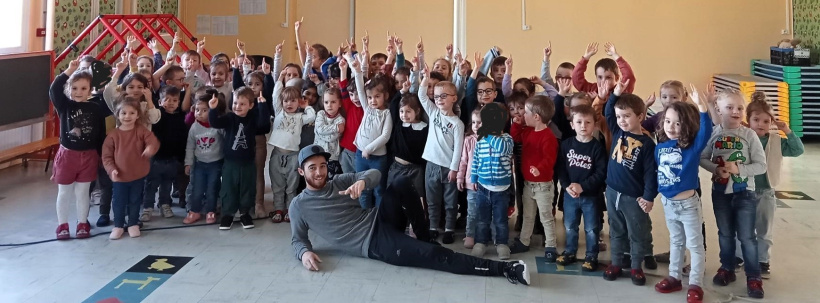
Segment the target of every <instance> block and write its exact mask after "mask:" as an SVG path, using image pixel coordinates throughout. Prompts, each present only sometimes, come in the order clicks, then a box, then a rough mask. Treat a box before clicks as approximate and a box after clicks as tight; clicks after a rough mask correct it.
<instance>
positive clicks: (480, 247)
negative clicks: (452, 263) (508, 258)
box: [470, 243, 487, 258]
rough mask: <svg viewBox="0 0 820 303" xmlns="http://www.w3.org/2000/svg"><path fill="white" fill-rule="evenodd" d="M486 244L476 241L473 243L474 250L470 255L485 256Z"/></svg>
mask: <svg viewBox="0 0 820 303" xmlns="http://www.w3.org/2000/svg"><path fill="white" fill-rule="evenodd" d="M486 249H487V248H486V245H484V243H476V244H475V245H473V251H472V252H470V255H472V256H473V257H476V258H481V257H484V252H485V251H486Z"/></svg>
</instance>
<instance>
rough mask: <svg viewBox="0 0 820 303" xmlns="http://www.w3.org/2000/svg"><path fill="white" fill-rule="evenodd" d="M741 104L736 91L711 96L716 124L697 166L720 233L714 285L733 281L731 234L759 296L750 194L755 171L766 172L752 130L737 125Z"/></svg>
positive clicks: (752, 195) (760, 147)
mask: <svg viewBox="0 0 820 303" xmlns="http://www.w3.org/2000/svg"><path fill="white" fill-rule="evenodd" d="M745 103H746V102H744V101H743V97H742V96H741V95H740V93H739V92H738V91H733V90H728V91H723V92H721V93H719V94H718V96H717V114H718V116H719V117H720V120H721V122H720V125H718V126H715V128H714V130H713V131H712V136H711V138H709V144H708V145H707V146H706V148H705V149H704V150H703V153H702V154H701V156H700V166H702V167H703V168H705V169H706V170H707V171H709V172H712V173H713V175H712V182H713V184H712V201H713V203H712V204H713V207H714V211H715V220H716V221H717V226H718V236H719V238H720V241H719V243H720V263H721V266H720V269H718V272H717V274H716V275H715V277H714V278H713V280H712V281H713V282H714V283H715V284H716V285H720V286H726V285H729V283H730V282H733V281H735V279H736V277H735V266H736V262H737V261H736V260H735V249H736V247H735V239H738V240H740V243H741V249H742V250H743V259H745V260H746V262H744V266H745V272H746V288H747V292H748V294H749V296H750V297H753V298H763V282H762V281H761V280H760V264H759V263H758V255H757V240H756V238H755V226H754V225H755V224H754V220H755V216H756V215H755V212H756V208H757V203H758V197H757V195H756V194H755V179H754V177H755V176H757V175H761V174H763V173H765V172H766V154H765V152H764V151H763V145H762V144H761V143H760V139H759V138H758V137H757V134H755V132H754V131H753V130H751V129H749V128H748V127H745V126H743V125H742V122H743V117H744V116H745V112H744V109H745Z"/></svg>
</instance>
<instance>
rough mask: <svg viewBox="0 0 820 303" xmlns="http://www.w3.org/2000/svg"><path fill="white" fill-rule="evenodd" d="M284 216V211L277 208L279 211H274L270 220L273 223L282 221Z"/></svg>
mask: <svg viewBox="0 0 820 303" xmlns="http://www.w3.org/2000/svg"><path fill="white" fill-rule="evenodd" d="M282 216H283V214H282V211H281V210H277V211H274V212H273V216H271V217H270V220H271V221H272V222H273V223H282Z"/></svg>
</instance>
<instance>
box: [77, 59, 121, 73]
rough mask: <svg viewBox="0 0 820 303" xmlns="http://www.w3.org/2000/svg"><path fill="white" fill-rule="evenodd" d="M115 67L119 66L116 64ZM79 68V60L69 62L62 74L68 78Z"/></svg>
mask: <svg viewBox="0 0 820 303" xmlns="http://www.w3.org/2000/svg"><path fill="white" fill-rule="evenodd" d="M117 66H119V64H117ZM79 67H80V60H79V59H74V60H71V61H70V62H68V67H67V68H66V69H65V72H64V73H65V74H66V75H68V76H71V74H73V73H74V72H76V71H77V69H78V68H79ZM118 68H119V67H118Z"/></svg>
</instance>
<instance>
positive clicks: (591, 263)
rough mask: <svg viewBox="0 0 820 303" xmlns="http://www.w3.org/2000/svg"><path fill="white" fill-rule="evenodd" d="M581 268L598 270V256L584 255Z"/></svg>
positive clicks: (590, 270) (587, 270)
mask: <svg viewBox="0 0 820 303" xmlns="http://www.w3.org/2000/svg"><path fill="white" fill-rule="evenodd" d="M581 270H583V271H586V272H593V271H596V270H598V258H595V257H586V258H584V264H581Z"/></svg>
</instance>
